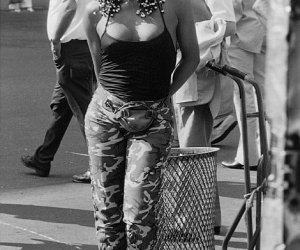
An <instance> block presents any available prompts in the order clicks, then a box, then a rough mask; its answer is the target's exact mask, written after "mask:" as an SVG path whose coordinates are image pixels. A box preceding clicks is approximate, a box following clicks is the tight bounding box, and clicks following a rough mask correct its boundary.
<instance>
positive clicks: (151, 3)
mask: <svg viewBox="0 0 300 250" xmlns="http://www.w3.org/2000/svg"><path fill="white" fill-rule="evenodd" d="M98 2H99V4H100V7H99V10H100V13H101V14H102V15H104V16H108V17H112V16H113V15H114V14H115V13H118V12H120V10H121V4H122V0H98ZM137 2H138V3H139V8H138V10H137V11H136V14H137V15H139V16H140V17H142V18H144V17H146V16H149V15H151V14H152V13H153V12H154V11H155V10H157V7H158V6H157V4H159V5H160V7H159V9H160V11H161V12H162V13H163V12H164V10H163V9H162V4H163V3H164V2H165V0H137Z"/></svg>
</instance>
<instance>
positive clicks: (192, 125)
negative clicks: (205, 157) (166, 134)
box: [178, 104, 213, 147]
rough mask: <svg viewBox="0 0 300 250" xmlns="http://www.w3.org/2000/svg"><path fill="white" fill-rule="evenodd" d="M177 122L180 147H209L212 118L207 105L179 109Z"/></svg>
mask: <svg viewBox="0 0 300 250" xmlns="http://www.w3.org/2000/svg"><path fill="white" fill-rule="evenodd" d="M179 113H180V119H179V121H178V123H179V124H178V126H179V131H178V137H179V144H180V147H207V146H209V145H210V136H211V131H212V124H213V118H212V115H211V112H210V109H209V105H208V104H204V105H198V106H190V107H180V108H179Z"/></svg>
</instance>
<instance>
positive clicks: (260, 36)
mask: <svg viewBox="0 0 300 250" xmlns="http://www.w3.org/2000/svg"><path fill="white" fill-rule="evenodd" d="M256 1H257V0H233V7H234V12H235V17H236V34H235V35H234V36H232V37H231V43H232V44H233V45H236V46H238V47H239V48H241V49H243V50H246V51H249V52H252V53H260V52H261V50H262V46H263V42H264V39H265V35H266V27H265V25H264V24H263V22H262V19H261V17H260V16H259V15H258V13H257V11H255V10H254V9H253V5H254V4H255V2H256Z"/></svg>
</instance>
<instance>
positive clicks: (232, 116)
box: [211, 76, 237, 144]
mask: <svg viewBox="0 0 300 250" xmlns="http://www.w3.org/2000/svg"><path fill="white" fill-rule="evenodd" d="M220 84H221V105H220V111H219V113H218V116H217V117H216V118H215V119H214V125H213V131H212V136H211V143H212V144H216V143H218V142H220V141H222V140H224V139H225V138H226V136H227V135H228V134H229V133H230V132H231V131H232V130H233V129H234V128H235V126H236V125H237V120H236V113H235V109H234V103H233V92H234V82H233V80H232V79H231V78H230V77H227V76H220Z"/></svg>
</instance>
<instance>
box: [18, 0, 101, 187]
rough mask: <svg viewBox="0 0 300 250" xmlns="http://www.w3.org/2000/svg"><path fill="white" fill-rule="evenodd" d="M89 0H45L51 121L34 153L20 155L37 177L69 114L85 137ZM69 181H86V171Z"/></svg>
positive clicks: (45, 171)
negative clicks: (85, 14)
mask: <svg viewBox="0 0 300 250" xmlns="http://www.w3.org/2000/svg"><path fill="white" fill-rule="evenodd" d="M91 1H93V0H65V1H61V0H50V2H49V10H48V17H47V33H48V38H49V40H50V44H51V51H52V55H53V61H54V64H55V66H56V74H57V82H56V84H55V86H54V90H53V94H52V100H51V103H50V108H51V110H52V121H51V123H50V126H49V128H48V129H47V131H46V134H45V137H44V142H43V143H42V144H41V145H40V146H39V147H38V148H37V149H36V151H35V153H34V154H33V155H26V156H22V157H21V160H22V163H23V164H24V165H25V166H26V167H28V168H31V169H33V170H34V171H35V173H36V174H37V175H38V176H42V177H47V176H49V173H50V168H51V161H53V159H54V156H55V154H56V152H57V150H58V148H59V146H60V143H61V140H62V139H63V136H64V134H65V132H66V130H67V128H68V126H69V123H70V121H71V119H72V117H73V116H74V117H76V119H77V121H78V123H79V126H80V129H81V132H82V134H83V136H84V138H85V133H84V116H85V113H86V110H87V107H88V104H89V102H90V100H91V97H92V94H93V90H94V88H95V86H94V85H95V77H94V69H93V62H92V58H91V54H90V51H89V47H88V44H87V40H86V35H85V32H84V29H83V25H82V18H83V12H84V9H85V7H86V5H87V4H88V3H89V2H91ZM73 181H75V182H87V183H89V182H90V171H89V170H87V171H86V172H85V173H83V174H80V175H76V176H74V177H73Z"/></svg>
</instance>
